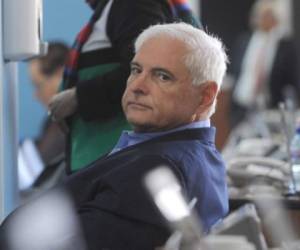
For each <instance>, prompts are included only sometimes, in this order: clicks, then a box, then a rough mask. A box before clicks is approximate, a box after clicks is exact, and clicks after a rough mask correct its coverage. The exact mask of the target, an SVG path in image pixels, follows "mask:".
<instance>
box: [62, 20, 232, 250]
mask: <svg viewBox="0 0 300 250" xmlns="http://www.w3.org/2000/svg"><path fill="white" fill-rule="evenodd" d="M135 49H136V55H135V57H134V58H133V60H132V62H131V73H130V76H129V78H128V81H127V88H126V90H125V93H124V95H123V99H122V106H123V109H124V112H125V115H126V118H127V120H128V121H129V123H130V124H131V125H132V128H133V131H124V132H123V134H122V135H121V137H120V139H119V141H118V143H117V145H116V146H115V148H114V149H113V151H112V152H111V153H110V154H109V155H107V156H104V157H102V158H100V159H99V160H97V161H95V162H94V163H92V164H91V165H90V166H89V167H88V168H85V169H83V170H81V171H79V172H77V173H75V174H73V175H72V176H70V177H68V179H67V180H66V182H65V185H66V187H67V189H68V190H69V191H70V192H71V194H72V197H73V200H74V204H75V207H76V210H77V211H78V215H79V218H80V221H81V225H82V228H83V233H84V236H85V239H86V242H87V245H88V249H89V250H99V249H123V250H124V249H143V250H147V249H154V248H155V247H157V246H161V245H163V244H164V242H165V241H166V239H167V238H168V236H169V234H170V231H169V229H168V225H167V224H166V221H165V220H164V218H163V217H162V216H161V215H160V214H159V212H158V211H157V209H156V208H155V206H154V204H153V201H152V200H151V199H150V197H149V196H148V195H147V192H146V191H145V188H144V187H143V179H144V177H145V175H146V174H147V173H148V172H149V171H151V170H153V169H155V168H156V167H158V166H161V165H163V166H166V167H168V168H169V169H170V170H171V171H172V172H173V173H174V174H175V175H176V177H177V178H178V181H179V183H180V185H181V188H182V191H183V193H184V194H185V195H186V198H187V200H189V201H190V200H192V199H194V198H196V199H197V203H196V205H195V211H196V213H197V214H198V216H199V218H200V221H199V223H201V224H202V228H203V229H204V231H206V232H207V231H208V230H209V229H210V228H211V226H213V225H214V224H216V223H217V222H218V221H220V220H221V219H222V218H223V217H224V216H225V215H226V214H227V212H228V196H227V188H226V180H225V179H226V178H225V167H224V163H223V161H222V158H221V156H220V154H219V153H218V151H217V149H216V148H215V145H214V137H215V128H213V127H211V126H210V120H209V119H210V116H211V115H212V114H213V112H214V109H215V103H216V97H217V94H218V90H219V89H220V85H221V83H222V79H223V76H224V73H225V71H226V62H227V57H226V54H225V52H224V49H223V47H222V43H221V42H220V41H219V40H217V39H216V38H214V37H212V36H210V35H208V34H206V33H205V32H204V31H202V30H199V29H196V28H194V27H192V26H190V25H188V24H183V23H174V24H163V25H155V26H152V27H150V28H148V29H146V30H145V31H144V32H143V33H142V34H141V35H140V36H139V37H138V39H137V41H136V43H135Z"/></svg>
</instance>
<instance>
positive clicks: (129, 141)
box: [110, 119, 210, 154]
mask: <svg viewBox="0 0 300 250" xmlns="http://www.w3.org/2000/svg"><path fill="white" fill-rule="evenodd" d="M208 127H210V120H209V119H208V120H204V121H197V122H192V123H189V124H187V125H183V126H180V127H177V128H174V129H170V130H168V131H164V132H152V133H136V132H133V131H128V130H125V131H123V132H122V134H121V136H120V138H119V141H118V143H117V144H116V146H115V147H114V148H113V150H112V151H111V153H110V154H112V153H115V152H117V151H120V150H122V149H124V148H126V147H129V146H132V145H135V144H138V143H141V142H144V141H146V140H150V139H152V138H155V137H158V136H162V135H166V134H169V133H173V132H176V131H180V130H185V129H194V128H208Z"/></svg>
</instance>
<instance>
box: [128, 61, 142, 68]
mask: <svg viewBox="0 0 300 250" xmlns="http://www.w3.org/2000/svg"><path fill="white" fill-rule="evenodd" d="M130 66H138V67H141V65H140V64H139V63H138V62H135V61H132V62H131V63H130Z"/></svg>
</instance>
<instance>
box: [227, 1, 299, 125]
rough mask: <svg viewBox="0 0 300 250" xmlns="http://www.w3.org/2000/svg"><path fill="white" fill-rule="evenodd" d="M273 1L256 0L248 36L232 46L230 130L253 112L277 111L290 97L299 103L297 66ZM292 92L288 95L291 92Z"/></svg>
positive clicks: (288, 38)
mask: <svg viewBox="0 0 300 250" xmlns="http://www.w3.org/2000/svg"><path fill="white" fill-rule="evenodd" d="M281 22H282V20H281V15H280V12H279V8H278V1H276V0H258V1H256V2H255V4H254V6H253V8H252V10H251V16H250V24H251V26H252V29H253V31H252V33H251V34H243V35H241V36H240V37H239V39H238V40H237V42H236V45H235V46H234V51H233V58H232V60H231V67H230V73H231V75H232V76H233V78H234V86H233V92H232V104H231V110H230V116H231V126H232V127H235V126H236V125H237V124H238V123H239V122H241V121H242V120H243V119H244V118H246V116H247V114H249V113H251V111H252V112H255V110H264V109H269V108H277V107H278V103H279V102H282V101H285V100H286V98H287V97H289V96H291V93H293V94H294V96H292V98H293V99H294V101H295V100H296V101H297V100H299V99H298V98H299V97H300V87H299V75H298V70H299V68H298V67H299V62H298V58H297V53H296V48H295V44H294V42H293V40H292V38H291V37H290V36H288V35H287V34H286V33H285V32H284V31H283V29H282V25H281ZM291 88H292V91H291Z"/></svg>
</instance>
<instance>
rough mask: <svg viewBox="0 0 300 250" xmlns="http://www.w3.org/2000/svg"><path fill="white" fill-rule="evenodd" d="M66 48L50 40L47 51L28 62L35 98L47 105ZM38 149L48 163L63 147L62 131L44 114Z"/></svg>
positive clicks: (55, 83) (56, 82) (52, 93)
mask: <svg viewBox="0 0 300 250" xmlns="http://www.w3.org/2000/svg"><path fill="white" fill-rule="evenodd" d="M68 57H69V48H68V47H67V45H65V44H64V43H62V42H50V43H49V47H48V53H47V54H46V55H45V56H41V57H37V58H34V59H32V60H30V62H29V73H30V77H31V80H32V84H33V86H34V88H35V95H36V97H37V99H38V100H39V101H40V102H41V104H42V105H43V106H45V107H46V108H47V107H48V105H49V102H50V100H51V98H52V97H53V96H54V95H55V94H56V93H57V91H58V87H59V84H60V83H61V80H62V75H63V70H64V64H65V63H66V61H67V59H68ZM36 145H37V148H38V151H39V152H40V155H41V158H42V160H43V162H44V164H45V166H47V165H48V164H50V163H51V162H52V161H53V160H55V159H56V158H57V157H61V156H62V155H63V154H64V151H65V135H64V133H63V131H62V130H61V128H60V127H59V125H58V124H57V123H54V122H53V121H51V119H50V118H49V117H47V118H46V119H45V121H44V124H43V128H42V132H41V134H40V136H39V137H38V138H37V140H36Z"/></svg>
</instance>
